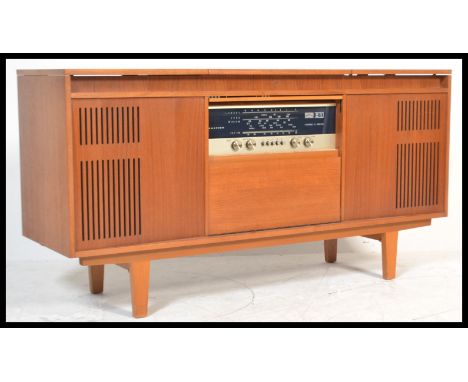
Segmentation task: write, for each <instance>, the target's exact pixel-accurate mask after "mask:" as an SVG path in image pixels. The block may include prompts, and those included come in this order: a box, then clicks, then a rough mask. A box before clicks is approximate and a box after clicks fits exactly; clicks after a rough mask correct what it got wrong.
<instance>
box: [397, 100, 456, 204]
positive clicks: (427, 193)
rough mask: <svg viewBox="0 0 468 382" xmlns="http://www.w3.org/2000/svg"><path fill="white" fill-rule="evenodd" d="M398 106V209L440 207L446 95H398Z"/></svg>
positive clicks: (443, 179)
mask: <svg viewBox="0 0 468 382" xmlns="http://www.w3.org/2000/svg"><path fill="white" fill-rule="evenodd" d="M394 105H395V109H396V123H395V125H394V126H395V127H396V129H395V130H396V147H395V153H396V166H395V168H396V170H395V178H396V182H395V196H396V197H395V209H396V210H397V211H399V212H400V213H409V212H410V211H411V213H412V212H413V211H414V213H416V212H417V211H424V212H426V211H439V210H441V208H442V206H443V204H444V197H445V195H444V191H443V187H442V185H443V184H444V183H445V168H446V166H445V164H446V156H445V154H446V112H447V110H446V98H445V96H441V95H412V96H408V95H406V96H404V97H401V96H400V97H398V98H397V99H396V100H395V104H394Z"/></svg>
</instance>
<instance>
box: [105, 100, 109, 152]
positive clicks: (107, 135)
mask: <svg viewBox="0 0 468 382" xmlns="http://www.w3.org/2000/svg"><path fill="white" fill-rule="evenodd" d="M106 143H107V144H109V108H108V107H106Z"/></svg>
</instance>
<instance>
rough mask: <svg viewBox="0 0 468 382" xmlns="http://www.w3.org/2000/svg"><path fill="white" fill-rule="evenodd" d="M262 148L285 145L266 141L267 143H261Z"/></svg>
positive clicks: (281, 142)
mask: <svg viewBox="0 0 468 382" xmlns="http://www.w3.org/2000/svg"><path fill="white" fill-rule="evenodd" d="M261 145H262V146H275V145H276V146H279V145H284V142H283V141H274V142H270V141H266V142H262V143H261Z"/></svg>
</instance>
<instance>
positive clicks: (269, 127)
mask: <svg viewBox="0 0 468 382" xmlns="http://www.w3.org/2000/svg"><path fill="white" fill-rule="evenodd" d="M335 114H336V105H335V104H334V103H327V104H323V103H320V104H319V103H316V104H298V105H272V104H269V105H268V104H264V105H249V106H247V105H229V106H210V124H209V127H210V144H209V147H210V155H236V154H266V153H282V152H301V151H302V152H306V151H313V150H330V149H335V147H336V146H335V133H336V128H335Z"/></svg>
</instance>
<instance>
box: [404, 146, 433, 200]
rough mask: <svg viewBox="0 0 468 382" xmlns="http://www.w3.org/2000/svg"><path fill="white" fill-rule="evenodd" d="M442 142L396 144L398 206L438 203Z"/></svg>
mask: <svg viewBox="0 0 468 382" xmlns="http://www.w3.org/2000/svg"><path fill="white" fill-rule="evenodd" d="M439 160H440V145H439V142H426V143H403V144H398V145H397V171H396V178H397V181H396V208H414V207H424V206H432V205H437V204H438V203H439V192H438V190H439Z"/></svg>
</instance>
